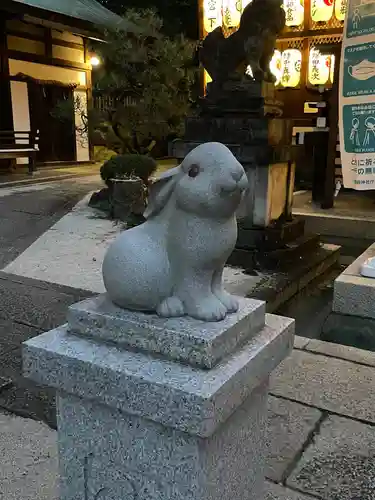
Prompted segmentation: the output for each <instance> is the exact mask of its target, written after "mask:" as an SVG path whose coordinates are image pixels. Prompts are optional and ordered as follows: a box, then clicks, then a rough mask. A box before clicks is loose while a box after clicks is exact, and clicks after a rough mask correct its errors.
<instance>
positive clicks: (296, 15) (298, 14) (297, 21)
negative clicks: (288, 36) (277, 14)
mask: <svg viewBox="0 0 375 500" xmlns="http://www.w3.org/2000/svg"><path fill="white" fill-rule="evenodd" d="M283 8H284V10H285V24H286V25H287V26H301V24H302V23H303V18H304V6H303V0H283Z"/></svg>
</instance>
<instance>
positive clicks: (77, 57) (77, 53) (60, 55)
mask: <svg viewBox="0 0 375 500" xmlns="http://www.w3.org/2000/svg"><path fill="white" fill-rule="evenodd" d="M52 57H54V58H56V59H64V60H65V61H74V62H79V63H84V62H85V52H84V50H83V46H82V49H72V48H70V47H63V46H61V45H53V46H52Z"/></svg>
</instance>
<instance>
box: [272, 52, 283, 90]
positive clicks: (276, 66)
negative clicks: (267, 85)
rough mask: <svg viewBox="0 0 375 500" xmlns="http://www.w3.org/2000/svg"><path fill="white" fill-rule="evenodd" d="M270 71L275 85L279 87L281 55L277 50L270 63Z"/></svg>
mask: <svg viewBox="0 0 375 500" xmlns="http://www.w3.org/2000/svg"><path fill="white" fill-rule="evenodd" d="M270 71H271V73H272V74H273V76H274V77H275V78H276V80H275V85H279V83H280V82H281V77H282V55H281V52H280V51H279V50H275V52H274V53H273V56H272V59H271V61H270Z"/></svg>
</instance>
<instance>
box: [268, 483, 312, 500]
mask: <svg viewBox="0 0 375 500" xmlns="http://www.w3.org/2000/svg"><path fill="white" fill-rule="evenodd" d="M265 494H266V496H265V498H264V500H312V498H311V497H310V496H308V497H307V496H305V495H303V494H302V493H299V492H298V491H293V490H291V489H289V488H285V487H284V486H281V485H279V484H274V483H270V482H269V481H266V487H265Z"/></svg>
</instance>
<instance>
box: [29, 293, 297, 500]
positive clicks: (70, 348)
mask: <svg viewBox="0 0 375 500" xmlns="http://www.w3.org/2000/svg"><path fill="white" fill-rule="evenodd" d="M293 333H294V322H293V320H291V319H288V318H282V317H278V316H273V315H268V314H265V304H264V303H263V302H261V301H255V300H250V299H243V298H241V299H240V310H239V312H238V313H236V314H232V315H229V316H228V317H227V318H226V319H225V320H224V321H222V322H218V323H203V322H201V321H198V320H193V319H189V318H177V319H162V318H158V317H156V316H154V315H147V314H143V313H132V312H129V311H124V310H121V309H119V308H117V307H115V306H114V305H112V304H111V303H110V302H109V300H108V299H107V297H106V296H105V295H102V296H98V297H96V298H94V299H88V300H86V301H84V302H81V303H79V304H76V305H74V306H72V307H71V308H70V310H69V315H68V323H67V324H66V325H64V326H62V327H60V328H57V329H56V330H53V331H50V332H48V333H45V334H42V335H40V336H39V337H36V338H34V339H32V340H29V341H28V342H26V343H25V344H24V373H25V375H26V376H27V377H29V378H31V379H33V380H34V381H35V382H38V383H40V384H44V385H47V386H50V387H54V388H55V389H57V394H58V398H57V401H58V403H57V404H58V441H59V463H60V476H61V478H60V498H61V500H78V499H79V500H83V499H85V500H124V499H126V500H133V499H134V500H156V499H157V500H172V499H173V500H182V499H183V500H185V499H189V500H216V499H219V498H220V499H222V500H244V499H246V500H261V499H262V498H263V493H262V489H263V482H264V455H265V448H266V441H265V437H266V436H265V434H266V402H267V393H268V378H269V375H270V373H271V372H272V370H273V369H274V368H275V367H276V366H277V365H278V364H279V363H280V362H281V361H282V360H283V359H284V358H285V357H286V356H287V355H288V353H289V352H290V350H291V349H292V345H293Z"/></svg>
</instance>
